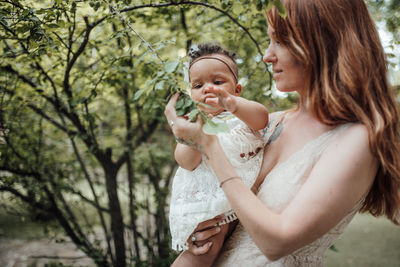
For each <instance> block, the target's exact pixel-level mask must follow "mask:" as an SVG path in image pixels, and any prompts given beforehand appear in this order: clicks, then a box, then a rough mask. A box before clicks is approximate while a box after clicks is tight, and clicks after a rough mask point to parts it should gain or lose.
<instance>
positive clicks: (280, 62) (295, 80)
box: [263, 26, 304, 93]
mask: <svg viewBox="0 0 400 267" xmlns="http://www.w3.org/2000/svg"><path fill="white" fill-rule="evenodd" d="M268 35H269V37H270V43H269V47H268V50H267V53H266V54H265V55H264V57H263V60H264V62H266V63H271V64H272V71H273V73H274V74H273V77H274V79H275V81H276V88H277V89H278V90H279V91H281V92H293V91H298V92H299V93H300V92H301V91H302V90H303V88H304V69H303V67H302V65H301V64H300V62H299V61H297V60H296V58H295V57H294V56H293V55H292V54H291V53H290V52H289V49H288V48H287V47H286V46H284V45H283V44H280V43H279V42H278V41H277V40H276V36H275V32H274V29H272V28H271V27H270V26H268Z"/></svg>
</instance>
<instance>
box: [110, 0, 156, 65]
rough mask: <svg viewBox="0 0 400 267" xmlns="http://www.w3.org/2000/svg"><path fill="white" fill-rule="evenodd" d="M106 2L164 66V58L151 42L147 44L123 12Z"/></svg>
mask: <svg viewBox="0 0 400 267" xmlns="http://www.w3.org/2000/svg"><path fill="white" fill-rule="evenodd" d="M103 1H104V2H106V3H107V4H108V6H109V7H110V10H111V11H112V12H115V13H117V14H118V16H119V17H120V19H121V21H122V22H123V23H126V25H128V27H129V28H130V29H131V30H132V31H133V32H134V33H135V34H136V35H137V36H138V37H139V38H140V40H142V42H143V43H144V44H145V45H146V46H147V47H148V48H149V49H150V50H151V52H153V54H154V55H156V56H157V58H158V59H159V60H160V61H161V63H162V64H164V60H162V58H161V57H160V56H159V55H158V54H157V52H156V51H155V50H154V48H153V47H152V46H151V44H150V43H149V42H147V41H146V40H145V39H144V38H143V37H142V36H141V35H140V34H139V33H138V32H137V31H136V30H135V29H134V28H133V27H132V25H131V24H130V23H129V22H128V21H127V20H125V18H124V17H123V16H122V14H121V12H120V11H119V10H118V9H116V8H115V7H114V6H113V5H111V4H110V3H109V2H108V1H107V0H103Z"/></svg>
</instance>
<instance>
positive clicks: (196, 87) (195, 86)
mask: <svg viewBox="0 0 400 267" xmlns="http://www.w3.org/2000/svg"><path fill="white" fill-rule="evenodd" d="M201 87H202V85H201V84H195V85H193V88H194V89H199V88H201Z"/></svg>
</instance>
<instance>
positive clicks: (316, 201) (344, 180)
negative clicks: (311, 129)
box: [165, 96, 377, 260]
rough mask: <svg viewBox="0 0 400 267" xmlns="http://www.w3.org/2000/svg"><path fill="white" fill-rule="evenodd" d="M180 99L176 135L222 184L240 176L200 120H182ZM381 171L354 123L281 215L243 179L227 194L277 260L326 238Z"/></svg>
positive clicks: (170, 112)
mask: <svg viewBox="0 0 400 267" xmlns="http://www.w3.org/2000/svg"><path fill="white" fill-rule="evenodd" d="M176 99H177V96H175V98H174V99H172V101H170V102H169V104H168V105H167V108H166V110H165V115H166V117H167V118H168V120H176V121H177V122H178V123H176V124H175V125H176V127H175V126H174V129H173V131H174V134H175V135H176V136H178V137H180V138H182V139H184V140H187V141H190V142H191V143H194V144H196V146H197V147H199V148H200V149H201V150H202V151H203V153H205V155H206V156H207V158H208V162H209V164H210V165H211V167H212V168H213V170H214V173H215V174H216V176H217V177H218V179H219V181H220V182H223V181H225V180H226V179H227V178H229V177H233V176H237V174H236V172H235V170H234V169H233V167H232V166H231V164H230V162H229V161H228V159H227V157H226V155H225V154H224V152H223V150H222V148H221V146H220V144H219V142H218V140H217V139H216V138H215V137H213V136H209V135H205V134H203V133H202V131H201V123H200V122H196V123H190V122H188V121H186V120H184V119H183V118H178V117H177V116H176V113H175V110H174V105H175V102H174V101H176ZM376 170H377V161H376V159H375V157H374V156H373V155H372V153H371V151H370V149H369V144H368V133H367V130H366V129H365V127H364V126H362V125H354V126H352V127H350V128H349V129H347V130H346V131H344V132H343V133H342V134H341V136H339V137H338V138H336V140H335V141H334V142H333V143H332V144H331V145H329V147H328V148H327V149H326V150H325V151H324V153H323V155H322V156H321V158H320V159H319V161H318V162H317V163H316V165H315V166H314V168H313V170H312V171H311V173H310V175H309V177H308V178H307V181H306V182H305V184H304V185H303V186H302V188H301V189H300V191H299V192H298V193H297V195H296V197H295V198H294V199H293V200H292V201H291V202H290V203H289V205H288V206H287V207H286V208H285V209H284V210H283V211H282V212H281V213H279V214H278V213H276V212H274V211H272V210H271V209H269V208H268V207H267V206H265V205H264V203H262V202H261V201H260V199H258V198H257V197H256V196H255V195H254V194H253V193H252V191H251V190H250V189H249V188H248V187H247V186H245V185H244V184H243V182H242V181H241V180H240V179H231V180H229V181H227V182H226V183H224V184H223V190H224V192H225V194H226V196H227V198H228V200H229V202H230V204H231V206H232V208H233V210H234V211H235V213H236V215H237V216H238V218H239V220H240V222H241V224H242V225H243V226H244V228H245V229H246V230H247V232H248V233H249V234H250V236H251V237H252V239H253V241H254V242H255V243H256V245H257V246H258V247H259V249H260V250H261V251H262V252H263V253H264V254H265V255H266V256H267V257H268V258H269V259H270V260H277V259H279V258H280V257H282V256H285V255H287V254H289V253H291V252H293V251H294V250H296V249H298V248H300V247H302V246H304V245H306V244H308V243H310V242H312V241H313V240H315V239H317V238H318V237H320V236H322V235H323V234H324V233H326V232H327V231H329V230H330V229H331V228H332V227H334V226H335V225H336V224H337V223H338V222H339V221H340V220H341V219H342V218H344V217H345V215H346V214H347V213H348V212H349V211H350V210H351V209H352V208H353V207H354V205H355V204H356V203H357V202H358V201H359V200H360V199H361V198H362V197H363V196H364V195H365V194H366V193H367V191H368V190H369V188H370V186H371V184H372V182H373V179H374V177H375V174H376ZM264 175H265V174H264Z"/></svg>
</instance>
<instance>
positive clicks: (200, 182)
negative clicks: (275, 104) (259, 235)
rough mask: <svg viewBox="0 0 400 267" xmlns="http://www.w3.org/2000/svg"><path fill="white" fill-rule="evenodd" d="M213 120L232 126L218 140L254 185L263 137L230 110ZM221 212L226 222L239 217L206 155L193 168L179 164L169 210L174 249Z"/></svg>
mask: <svg viewBox="0 0 400 267" xmlns="http://www.w3.org/2000/svg"><path fill="white" fill-rule="evenodd" d="M213 121H214V122H219V123H220V122H225V123H227V125H228V126H229V128H230V131H229V132H228V133H218V134H217V137H218V140H219V142H220V144H221V147H222V148H223V150H224V152H225V154H226V155H227V157H228V159H229V160H230V162H231V164H232V166H233V167H234V168H235V170H236V172H237V174H238V175H239V176H240V177H241V178H242V180H243V182H244V183H245V184H246V185H247V186H248V187H251V186H252V185H253V183H254V181H255V179H256V177H257V174H258V172H259V170H260V166H261V162H262V148H263V146H264V143H263V138H262V137H261V135H260V133H258V132H254V131H252V130H251V129H250V128H249V127H248V126H247V125H246V124H245V123H244V122H242V121H241V120H239V119H238V118H236V117H235V116H234V115H232V114H231V113H229V112H223V113H221V114H219V115H218V116H215V117H214V118H213ZM259 152H261V153H259ZM219 214H225V215H226V217H225V218H226V219H225V220H224V221H223V222H222V223H227V222H230V221H233V220H235V219H236V215H235V214H234V213H233V212H232V210H231V206H230V204H229V203H228V200H227V199H226V197H225V195H224V192H223V190H222V189H221V188H220V187H219V182H218V179H217V177H216V176H215V174H214V172H213V171H212V169H211V167H210V166H209V165H208V164H207V160H206V159H205V158H204V155H203V159H202V161H201V163H200V165H199V166H198V167H197V168H196V169H195V170H193V171H188V170H185V169H183V168H180V167H179V168H178V170H177V171H176V174H175V177H174V180H173V183H172V193H171V201H170V211H169V224H170V230H171V236H172V248H173V249H175V250H185V249H187V248H188V247H187V243H186V241H187V239H188V237H189V236H190V234H192V233H193V231H194V230H195V228H196V227H197V225H198V224H199V223H200V222H203V221H205V220H208V219H212V218H214V217H215V216H217V215H219Z"/></svg>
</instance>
